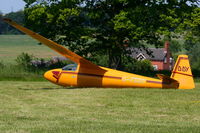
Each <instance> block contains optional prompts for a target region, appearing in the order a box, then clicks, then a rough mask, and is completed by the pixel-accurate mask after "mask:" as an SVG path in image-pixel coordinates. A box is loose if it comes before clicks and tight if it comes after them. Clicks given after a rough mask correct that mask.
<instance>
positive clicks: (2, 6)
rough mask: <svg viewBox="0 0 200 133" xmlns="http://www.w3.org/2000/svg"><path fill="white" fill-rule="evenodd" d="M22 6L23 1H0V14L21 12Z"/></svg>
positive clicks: (23, 4)
mask: <svg viewBox="0 0 200 133" xmlns="http://www.w3.org/2000/svg"><path fill="white" fill-rule="evenodd" d="M24 6H25V2H24V1H23V0H0V12H2V13H3V14H6V13H9V12H11V11H13V12H15V11H19V10H23V9H24Z"/></svg>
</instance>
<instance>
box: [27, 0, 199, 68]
mask: <svg viewBox="0 0 200 133" xmlns="http://www.w3.org/2000/svg"><path fill="white" fill-rule="evenodd" d="M24 1H25V2H26V3H27V8H26V10H25V14H26V20H27V23H26V24H27V26H29V27H31V28H32V29H33V30H34V31H37V32H40V33H41V34H42V35H44V36H46V37H48V38H51V39H53V40H55V41H57V42H58V43H60V44H62V45H66V46H68V48H69V49H71V50H72V51H75V52H76V53H77V54H79V55H81V56H84V57H86V58H91V57H92V58H93V57H94V56H96V55H97V54H98V55H107V56H108V63H107V64H108V65H109V67H112V68H116V69H121V68H122V67H123V65H122V63H123V62H124V61H123V55H126V54H125V53H126V52H127V50H126V47H127V46H129V47H145V46H144V45H142V43H139V42H146V43H147V44H153V45H156V46H159V45H161V43H160V41H161V37H160V35H166V36H168V37H171V36H172V33H173V32H176V31H178V30H177V28H178V27H179V25H180V24H181V23H182V22H183V21H184V18H185V14H188V13H190V12H191V11H192V10H193V9H194V7H196V6H195V5H194V4H193V3H196V2H197V1H193V0H186V1H174V0H173V1H172V0H161V1H157V0H155V1H148V0H133V1H129V0H115V1H111V0H91V1H85V0H61V1H60V0H43V1H40V2H38V3H34V2H35V0H31V1H29V0H24ZM188 2H190V5H188V4H187V3H188ZM33 3H34V4H33ZM83 3H84V4H83ZM173 35H174V34H173ZM138 44H140V45H138Z"/></svg>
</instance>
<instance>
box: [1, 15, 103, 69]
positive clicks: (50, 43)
mask: <svg viewBox="0 0 200 133" xmlns="http://www.w3.org/2000/svg"><path fill="white" fill-rule="evenodd" d="M4 21H5V22H7V23H8V24H10V25H12V26H13V27H15V28H17V29H18V30H20V31H22V32H24V33H25V34H27V35H29V36H31V37H32V38H34V39H36V40H38V41H39V42H41V43H43V44H45V45H46V46H48V47H49V48H51V49H53V50H54V51H56V52H58V53H60V54H61V55H63V56H65V57H66V58H68V59H70V60H72V61H73V62H75V63H77V64H79V65H80V66H81V67H84V68H88V69H97V70H101V68H100V67H99V66H97V65H95V64H93V63H92V62H90V61H88V60H86V59H84V58H83V57H81V56H79V55H77V54H75V53H74V52H72V51H70V50H68V49H66V48H65V47H63V46H61V45H59V44H57V43H56V42H53V41H51V40H49V39H47V38H45V37H43V36H41V35H39V34H37V33H35V32H33V31H31V30H29V29H27V28H25V27H23V26H21V25H19V24H17V23H16V22H14V21H12V20H11V19H7V18H4Z"/></svg>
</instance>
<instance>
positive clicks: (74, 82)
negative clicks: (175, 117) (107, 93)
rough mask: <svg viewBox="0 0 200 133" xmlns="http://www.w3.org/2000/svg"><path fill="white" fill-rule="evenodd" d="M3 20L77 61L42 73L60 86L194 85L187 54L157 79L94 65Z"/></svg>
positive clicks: (43, 38)
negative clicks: (170, 71)
mask: <svg viewBox="0 0 200 133" xmlns="http://www.w3.org/2000/svg"><path fill="white" fill-rule="evenodd" d="M4 21H5V22H7V23H8V24H10V25H12V26H13V27H15V28H17V29H18V30H20V31H22V32H24V33H26V34H28V35H29V36H31V37H33V38H34V39H36V40H38V41H40V42H41V43H43V44H45V45H46V46H48V47H50V48H51V49H53V50H55V51H56V52H58V53H60V54H61V55H63V56H65V57H66V58H68V59H70V60H72V61H73V62H75V63H77V65H68V66H65V67H63V68H62V69H53V70H50V71H47V72H46V73H45V74H44V77H45V78H46V79H47V80H49V81H51V82H52V83H55V84H57V85H61V86H74V87H115V88H135V87H139V88H176V89H193V88H195V85H194V80H193V76H192V72H191V67H190V64H189V60H188V56H187V55H179V57H178V59H177V61H176V64H175V66H174V69H173V71H172V74H171V76H170V77H168V76H165V75H162V74H158V75H157V76H158V77H159V79H155V78H150V77H145V76H141V75H136V74H131V73H127V72H122V71H118V70H114V69H110V68H105V67H101V66H97V65H95V64H93V63H92V62H90V61H88V60H86V59H84V58H83V57H81V56H79V55H77V54H75V53H74V52H72V51H70V50H68V49H66V48H65V47H63V46H61V45H59V44H57V43H55V42H53V41H51V40H49V39H47V38H45V37H43V36H41V35H39V34H37V33H35V32H33V31H31V30H29V29H27V28H25V27H22V26H20V25H18V24H17V23H15V22H14V21H12V20H10V19H4Z"/></svg>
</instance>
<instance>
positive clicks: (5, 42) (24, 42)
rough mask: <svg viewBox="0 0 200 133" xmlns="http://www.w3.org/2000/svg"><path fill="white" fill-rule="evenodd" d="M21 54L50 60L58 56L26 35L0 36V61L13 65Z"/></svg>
mask: <svg viewBox="0 0 200 133" xmlns="http://www.w3.org/2000/svg"><path fill="white" fill-rule="evenodd" d="M22 52H25V53H29V54H33V55H34V56H36V57H39V58H41V57H43V58H51V57H52V56H58V54H57V53H56V52H54V51H53V50H51V49H50V48H48V47H47V46H44V45H38V42H37V41H35V40H34V39H32V38H31V37H29V36H26V35H0V61H3V62H4V63H14V62H15V59H16V58H17V56H18V55H20V54H21V53H22ZM59 56H60V55H59Z"/></svg>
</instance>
